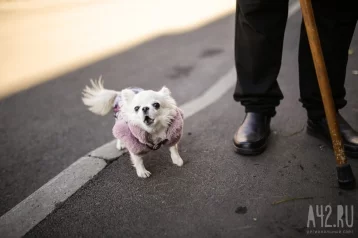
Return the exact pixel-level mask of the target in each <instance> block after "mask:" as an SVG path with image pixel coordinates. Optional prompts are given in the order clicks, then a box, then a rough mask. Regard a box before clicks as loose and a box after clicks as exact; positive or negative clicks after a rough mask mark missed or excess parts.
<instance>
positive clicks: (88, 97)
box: [82, 79, 184, 178]
mask: <svg viewBox="0 0 358 238" xmlns="http://www.w3.org/2000/svg"><path fill="white" fill-rule="evenodd" d="M91 83H92V86H91V87H88V86H87V87H86V88H85V89H84V90H83V97H82V100H83V103H84V104H85V105H86V106H88V107H89V110H90V111H92V112H93V113H95V114H98V115H102V116H104V115H106V114H108V113H109V112H110V111H111V110H113V111H114V113H115V117H116V122H115V125H114V126H113V135H114V136H115V137H116V138H117V148H118V149H119V150H121V149H124V148H126V149H127V150H128V151H129V153H130V157H131V161H132V163H133V166H134V167H135V169H136V172H137V175H138V176H139V177H141V178H147V177H149V176H150V174H151V173H150V172H149V171H148V170H146V168H145V167H144V164H143V159H142V158H143V156H144V155H145V154H147V153H148V152H150V151H153V150H157V149H159V148H160V147H161V146H162V145H166V146H168V147H169V150H170V154H171V159H172V161H173V163H174V164H176V165H178V166H182V165H183V160H182V158H181V157H180V155H179V152H178V142H179V140H180V138H181V136H182V134H183V124H184V120H183V119H184V118H183V113H182V111H181V110H180V109H179V108H178V107H177V105H176V102H175V100H174V99H173V98H172V97H171V93H170V90H169V89H168V88H166V87H163V88H162V89H161V90H159V91H152V90H143V89H140V88H127V89H124V90H122V91H115V90H108V89H105V88H104V87H103V81H102V80H101V79H99V80H98V81H92V80H91Z"/></svg>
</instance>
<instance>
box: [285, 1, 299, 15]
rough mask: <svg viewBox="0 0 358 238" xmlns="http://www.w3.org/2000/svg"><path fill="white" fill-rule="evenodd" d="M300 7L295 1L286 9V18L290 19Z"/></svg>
mask: <svg viewBox="0 0 358 238" xmlns="http://www.w3.org/2000/svg"><path fill="white" fill-rule="evenodd" d="M300 7H301V6H300V2H299V1H295V2H294V3H292V4H291V5H290V6H289V8H288V16H287V18H290V17H292V16H293V15H295V14H296V13H297V12H298V11H299V10H300Z"/></svg>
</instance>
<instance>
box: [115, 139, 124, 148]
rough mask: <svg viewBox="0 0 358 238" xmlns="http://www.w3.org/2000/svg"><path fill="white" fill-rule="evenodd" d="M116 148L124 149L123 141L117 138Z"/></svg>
mask: <svg viewBox="0 0 358 238" xmlns="http://www.w3.org/2000/svg"><path fill="white" fill-rule="evenodd" d="M116 148H117V149H118V150H124V149H125V148H126V147H125V146H124V143H122V142H121V141H120V140H117V144H116Z"/></svg>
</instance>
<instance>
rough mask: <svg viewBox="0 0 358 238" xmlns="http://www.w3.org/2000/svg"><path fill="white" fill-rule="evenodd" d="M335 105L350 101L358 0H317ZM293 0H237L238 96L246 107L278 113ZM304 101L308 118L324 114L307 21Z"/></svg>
mask: <svg viewBox="0 0 358 238" xmlns="http://www.w3.org/2000/svg"><path fill="white" fill-rule="evenodd" d="M312 5H313V10H314V13H315V19H316V24H317V27H318V33H319V36H320V40H321V46H322V50H323V55H324V58H325V63H326V67H327V71H328V77H329V80H330V83H331V87H332V94H333V98H334V102H335V105H336V109H337V110H338V109H341V108H343V107H344V106H345V105H346V103H347V102H346V100H345V94H346V91H345V88H344V81H345V74H346V66H347V61H348V50H349V45H350V43H351V40H352V37H353V33H354V29H355V25H356V23H357V19H358V10H357V5H358V2H357V0H339V1H337V0H312ZM287 15H288V0H274V1H273V0H237V9H236V29H235V33H236V34H235V64H236V71H237V78H238V79H237V84H236V89H235V93H234V99H235V100H236V101H239V102H241V104H242V105H243V106H244V107H245V109H246V112H261V113H265V114H268V115H270V116H274V115H275V114H276V111H275V107H276V106H278V105H279V103H280V100H282V99H283V94H282V92H281V90H280V87H279V85H278V83H277V76H278V73H279V71H280V67H281V58H282V47H283V39H284V31H285V28H286V21H287ZM298 60H299V85H300V101H301V102H302V105H303V107H304V108H306V109H307V112H308V116H309V117H322V116H324V109H323V104H322V98H321V94H320V91H319V87H318V81H317V77H316V71H315V68H314V65H313V61H312V55H311V51H310V47H309V43H308V39H307V34H306V29H305V26H304V24H303V22H302V25H301V35H300V43H299V57H298Z"/></svg>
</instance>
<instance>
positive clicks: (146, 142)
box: [112, 100, 184, 155]
mask: <svg viewBox="0 0 358 238" xmlns="http://www.w3.org/2000/svg"><path fill="white" fill-rule="evenodd" d="M120 107H121V106H120V102H119V100H116V103H115V105H114V112H115V115H116V123H115V124H114V126H113V129H112V132H113V135H114V137H116V138H117V139H119V140H120V141H121V142H122V143H124V145H125V146H126V148H127V149H128V150H129V151H130V152H132V153H133V154H137V155H142V154H146V153H148V152H149V151H151V150H156V149H159V148H160V147H161V145H166V146H173V145H175V144H176V143H178V142H179V140H180V138H181V136H182V134H183V124H184V116H183V112H182V111H181V110H180V109H179V108H178V107H177V108H176V109H175V114H174V115H173V118H172V120H171V121H170V123H169V127H168V129H167V132H166V138H162V141H161V142H160V143H158V144H153V142H152V140H151V135H150V134H149V133H148V132H147V131H145V130H143V129H142V128H140V127H139V126H137V125H134V124H132V123H130V122H129V121H128V120H126V119H125V117H124V116H123V115H122V114H121V111H120Z"/></svg>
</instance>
